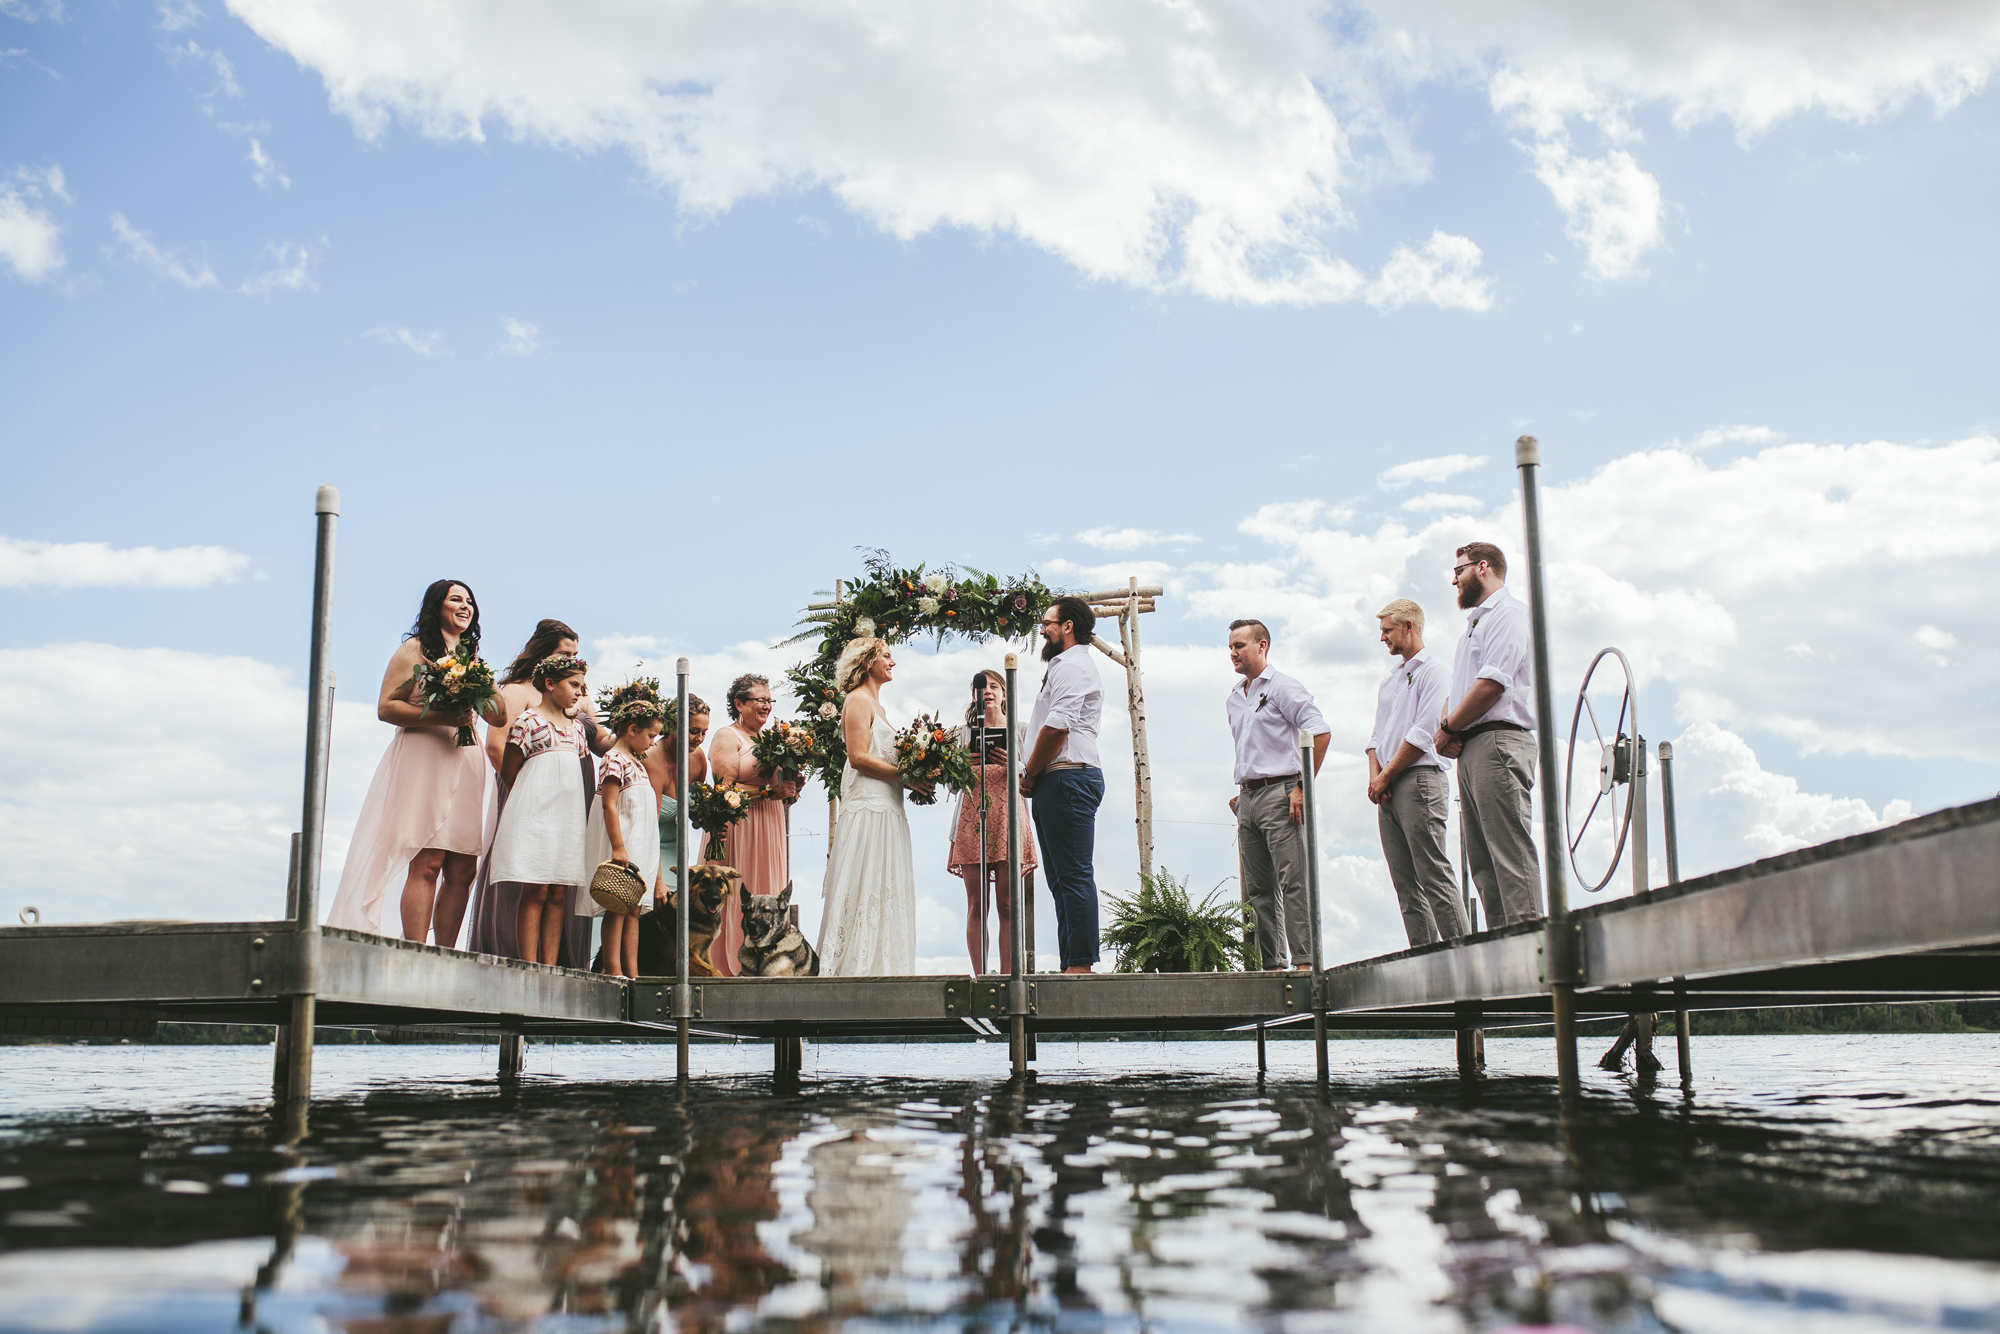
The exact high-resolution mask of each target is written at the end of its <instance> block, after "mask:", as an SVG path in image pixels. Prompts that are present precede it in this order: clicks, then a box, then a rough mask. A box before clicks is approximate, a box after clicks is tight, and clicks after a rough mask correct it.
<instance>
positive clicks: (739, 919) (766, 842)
mask: <svg viewBox="0 0 2000 1334" xmlns="http://www.w3.org/2000/svg"><path fill="white" fill-rule="evenodd" d="M775 703H776V701H774V700H773V699H772V698H771V682H770V680H769V678H767V677H762V676H757V675H755V674H752V673H745V674H744V675H742V676H739V677H737V678H736V679H735V680H734V681H732V682H731V683H730V686H729V698H728V706H729V717H730V720H731V721H730V723H729V725H728V726H727V727H724V728H723V729H722V730H720V731H718V732H717V733H716V734H715V736H714V738H713V739H712V740H710V742H709V743H708V762H709V766H710V768H711V769H713V770H714V772H715V781H716V782H717V783H741V784H743V785H744V786H745V787H754V788H768V789H769V791H768V795H767V796H766V797H765V798H764V799H762V800H759V801H755V802H752V803H751V804H750V814H748V815H746V816H745V817H743V818H742V819H741V820H738V821H737V822H736V823H735V824H732V825H730V826H729V830H728V833H727V834H726V835H725V836H724V838H723V841H722V848H721V850H720V854H719V855H718V853H717V852H716V850H715V849H714V848H713V847H711V849H710V851H709V853H708V856H709V858H710V859H711V860H719V861H724V862H727V863H728V864H729V865H731V866H733V867H735V868H736V869H737V870H739V871H741V872H742V873H743V886H744V888H746V889H748V890H749V891H750V892H751V893H752V894H780V893H783V892H784V888H785V886H786V885H787V884H789V883H790V882H791V878H792V873H791V863H790V861H789V860H788V858H787V856H786V848H785V808H786V807H787V806H789V805H791V804H792V802H794V801H796V800H797V799H798V795H799V785H798V784H797V783H779V784H775V785H774V784H772V783H771V776H770V774H769V772H768V771H760V770H759V769H758V768H757V759H756V756H755V755H754V754H753V753H752V752H751V749H750V744H751V743H750V738H751V737H752V736H753V735H754V734H756V733H757V732H760V731H762V730H763V727H764V724H766V723H768V722H770V721H771V709H772V708H773V707H774V705H775ZM711 843H713V840H711ZM742 947H743V908H742V904H741V902H740V901H739V900H738V897H737V896H736V895H734V894H730V895H725V896H724V898H723V901H722V923H721V926H720V928H719V929H718V930H717V931H716V933H715V943H714V944H713V945H711V946H710V947H709V951H708V957H709V960H710V961H711V962H712V963H713V964H714V965H715V971H716V972H718V973H720V974H722V975H723V976H724V977H734V976H735V975H736V953H737V951H738V950H740V949H741V948H742Z"/></svg>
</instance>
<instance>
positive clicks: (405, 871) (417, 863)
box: [326, 579, 505, 948]
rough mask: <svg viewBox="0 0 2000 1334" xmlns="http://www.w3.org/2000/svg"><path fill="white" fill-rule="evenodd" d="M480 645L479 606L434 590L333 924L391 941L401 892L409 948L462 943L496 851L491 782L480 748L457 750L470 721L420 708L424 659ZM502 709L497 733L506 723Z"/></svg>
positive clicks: (404, 669) (386, 691)
mask: <svg viewBox="0 0 2000 1334" xmlns="http://www.w3.org/2000/svg"><path fill="white" fill-rule="evenodd" d="M467 635H470V636H471V637H472V638H473V641H474V642H475V643H477V642H478V638H479V602H478V600H477V599H476V598H474V597H473V596H472V590H471V589H470V588H469V587H467V586H466V585H465V584H463V583H460V582H458V581H457V580H454V579H440V580H438V581H437V582H436V583H434V584H432V585H431V586H430V587H429V588H428V589H426V590H424V600H423V604H422V606H421V607H420V608H419V609H418V611H417V623H416V624H415V625H414V626H412V627H411V629H410V633H409V634H408V635H407V636H405V637H404V639H403V644H402V647H400V648H398V649H397V650H396V652H395V654H394V656H392V657H391V658H390V659H389V667H388V670H386V671H384V672H383V673H382V690H381V694H380V695H379V697H378V698H377V700H376V705H375V716H376V717H378V718H380V719H381V720H382V721H383V722H385V723H389V724H392V725H393V726H394V727H395V728H396V729H397V730H396V735H395V736H394V738H392V739H391V740H390V742H389V749H388V750H387V751H386V752H385V753H384V754H383V756H382V762H381V763H380V764H379V765H377V766H376V768H375V778H374V781H373V782H371V783H369V785H368V796H367V797H366V799H364V800H363V801H362V803H361V818H360V819H359V820H357V821H356V822H355V825H354V838H353V841H352V842H351V843H349V845H348V849H347V864H346V866H345V867H343V868H342V870H341V873H340V888H339V890H338V891H337V892H336V893H335V894H334V896H333V906H332V908H331V909H330V910H329V911H328V913H327V918H326V921H327V925H328V926H337V927H345V928H347V929H348V930H352V931H367V932H370V933H372V934H374V935H378V936H379V935H381V934H383V931H382V904H383V900H384V899H386V898H387V897H388V896H389V894H390V893H391V891H395V890H398V888H399V887H400V896H399V909H400V917H401V921H400V923H399V925H400V926H401V927H402V932H403V939H405V940H417V941H422V940H426V939H431V938H433V936H434V938H435V940H436V943H437V944H439V945H443V946H445V947H447V948H451V947H454V946H456V945H457V944H458V933H459V927H460V926H461V925H462V924H463V922H464V920H465V904H466V899H467V897H468V896H469V895H470V893H471V890H472V877H473V875H474V873H475V872H476V871H477V870H478V869H479V854H480V853H481V852H482V851H484V850H485V847H486V829H485V818H486V783H487V775H488V773H489V772H490V771H489V769H488V767H487V764H486V757H485V754H484V753H483V752H482V751H481V749H480V748H479V747H478V746H461V745H459V744H458V742H457V730H458V728H459V727H461V726H464V725H467V724H470V723H471V722H472V715H471V714H470V713H459V714H451V715H439V714H434V713H431V712H430V711H429V710H428V709H426V708H425V707H424V705H422V704H420V703H418V702H416V700H415V694H416V683H415V680H414V677H415V674H416V669H417V663H418V661H419V659H423V658H427V659H430V660H432V661H436V660H437V659H439V658H441V657H443V656H444V655H445V654H447V653H450V652H453V651H455V650H456V649H457V648H458V644H459V641H460V640H461V639H463V638H464V637H466V636H467ZM504 719H505V715H504V713H503V712H502V710H501V707H500V705H499V704H498V703H496V704H495V705H494V706H493V709H492V711H491V713H490V714H489V715H487V716H486V722H487V723H488V725H493V724H495V723H504Z"/></svg>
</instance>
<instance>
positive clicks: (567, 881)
mask: <svg viewBox="0 0 2000 1334" xmlns="http://www.w3.org/2000/svg"><path fill="white" fill-rule="evenodd" d="M589 666H590V664H589V663H587V662H585V661H584V660H583V659H581V658H579V657H577V656H576V655H575V654H572V653H558V654H555V655H553V656H551V657H547V658H544V659H542V661H541V662H540V663H538V664H536V666H535V671H534V678H533V679H534V684H535V686H536V688H537V689H539V690H540V691H541V692H542V702H541V703H539V704H537V705H536V706H535V707H534V708H532V709H529V710H527V711H525V712H524V713H522V714H521V716H520V717H519V718H516V719H515V720H514V725H513V726H512V727H510V728H508V729H507V748H506V750H505V751H504V752H502V755H501V759H500V781H501V782H502V783H504V784H506V786H507V805H506V808H505V809H504V810H502V811H501V812H500V831H499V833H498V834H496V835H495V836H494V839H493V872H492V877H491V878H492V879H493V880H495V881H515V882H518V883H519V884H520V886H521V908H520V915H519V917H518V918H517V919H516V938H517V939H518V941H519V942H520V951H521V957H522V958H523V959H525V960H527V961H528V962H529V963H546V964H553V963H554V962H555V961H556V948H557V946H558V945H559V944H560V943H561V940H562V927H563V921H564V918H565V917H566V916H567V914H566V912H565V911H564V910H565V909H566V908H567V907H568V906H569V895H570V893H571V892H572V890H573V889H574V887H575V886H578V885H587V884H589V883H590V864H589V863H588V862H586V861H585V860H584V856H585V853H584V794H583V788H582V787H581V786H580V785H579V784H578V782H577V772H576V770H577V764H578V761H579V757H580V756H582V755H583V753H584V748H585V745H586V742H585V739H584V731H583V725H582V724H581V723H579V722H578V721H577V720H576V717H575V715H576V711H577V707H578V706H579V705H580V704H581V703H582V702H583V696H584V672H585V671H586V670H588V668H589Z"/></svg>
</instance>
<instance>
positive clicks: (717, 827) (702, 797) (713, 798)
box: [688, 783, 763, 838]
mask: <svg viewBox="0 0 2000 1334" xmlns="http://www.w3.org/2000/svg"><path fill="white" fill-rule="evenodd" d="M762 795H763V793H761V792H759V791H758V790H757V789H756V788H751V787H745V786H743V785H742V784H741V783H689V784H688V823H689V824H691V825H693V826H694V827H695V828H696V829H699V830H702V831H703V832H705V833H707V834H708V835H709V837H711V838H720V837H721V836H722V831H723V830H725V829H727V828H729V826H731V825H733V824H735V823H736V822H737V821H738V820H741V819H742V818H743V817H744V816H746V815H748V814H750V803H751V802H753V801H755V800H757V798H758V797H760V796H762Z"/></svg>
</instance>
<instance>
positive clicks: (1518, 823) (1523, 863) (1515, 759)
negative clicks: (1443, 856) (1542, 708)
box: [1458, 728, 1542, 926]
mask: <svg viewBox="0 0 2000 1334" xmlns="http://www.w3.org/2000/svg"><path fill="white" fill-rule="evenodd" d="M1534 786H1535V737H1534V734H1533V733H1532V732H1518V731H1515V730H1514V729H1513V728H1496V729H1495V730H1493V731H1491V732H1481V733H1480V734H1479V735H1478V736H1476V737H1473V738H1472V739H1471V740H1470V741H1468V742H1466V743H1465V751H1464V753H1463V754H1461V755H1460V756H1459V757H1458V795H1459V800H1460V802H1461V803H1462V804H1461V807H1460V815H1461V817H1462V818H1463V819H1464V821H1465V859H1466V862H1467V863H1468V864H1469V867H1470V869H1471V872H1472V883H1473V885H1474V886H1475V887H1476V888H1477V889H1478V890H1479V901H1480V903H1482V904H1483V905H1485V908H1486V921H1487V924H1488V925H1489V926H1507V925H1509V924H1511V923H1514V922H1530V921H1533V920H1535V919H1536V918H1538V917H1540V916H1541V915H1542V862H1541V858H1539V857H1537V856H1536V855H1535V836H1534V828H1533V815H1532V813H1531V807H1530V805H1529V798H1528V794H1529V792H1531V791H1533V789H1534Z"/></svg>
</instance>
